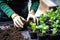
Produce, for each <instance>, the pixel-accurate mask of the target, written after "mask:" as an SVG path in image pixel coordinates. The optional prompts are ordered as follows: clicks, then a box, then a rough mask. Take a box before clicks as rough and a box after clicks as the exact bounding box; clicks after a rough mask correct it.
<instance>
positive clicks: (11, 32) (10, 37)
mask: <svg viewBox="0 0 60 40" xmlns="http://www.w3.org/2000/svg"><path fill="white" fill-rule="evenodd" d="M20 30H21V29H20V28H16V27H13V26H11V27H9V28H4V30H2V29H1V28H0V40H28V39H25V38H24V36H23V35H22V34H21V31H20Z"/></svg>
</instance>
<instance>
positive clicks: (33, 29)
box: [30, 22, 36, 32]
mask: <svg viewBox="0 0 60 40" xmlns="http://www.w3.org/2000/svg"><path fill="white" fill-rule="evenodd" d="M30 25H31V28H32V31H33V32H35V30H36V23H33V22H30Z"/></svg>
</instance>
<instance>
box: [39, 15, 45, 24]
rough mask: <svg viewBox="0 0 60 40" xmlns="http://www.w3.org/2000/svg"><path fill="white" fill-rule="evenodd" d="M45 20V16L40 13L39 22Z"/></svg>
mask: <svg viewBox="0 0 60 40" xmlns="http://www.w3.org/2000/svg"><path fill="white" fill-rule="evenodd" d="M45 20H46V16H45V15H44V14H41V16H40V18H39V21H40V24H43V23H44V21H45Z"/></svg>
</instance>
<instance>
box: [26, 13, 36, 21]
mask: <svg viewBox="0 0 60 40" xmlns="http://www.w3.org/2000/svg"><path fill="white" fill-rule="evenodd" d="M30 18H32V19H33V21H34V22H35V21H36V18H35V16H34V15H32V14H30V13H29V14H28V17H27V21H29V19H30Z"/></svg>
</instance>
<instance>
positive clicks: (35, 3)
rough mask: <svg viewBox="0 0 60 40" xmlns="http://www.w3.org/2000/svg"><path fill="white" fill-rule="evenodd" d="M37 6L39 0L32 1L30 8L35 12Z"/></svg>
mask: <svg viewBox="0 0 60 40" xmlns="http://www.w3.org/2000/svg"><path fill="white" fill-rule="evenodd" d="M38 6H39V0H36V1H33V2H32V5H31V9H30V10H34V12H36V11H37V9H38Z"/></svg>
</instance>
